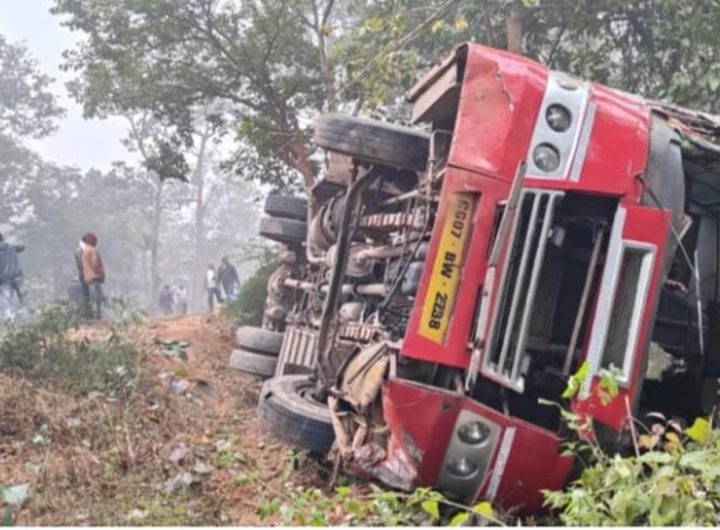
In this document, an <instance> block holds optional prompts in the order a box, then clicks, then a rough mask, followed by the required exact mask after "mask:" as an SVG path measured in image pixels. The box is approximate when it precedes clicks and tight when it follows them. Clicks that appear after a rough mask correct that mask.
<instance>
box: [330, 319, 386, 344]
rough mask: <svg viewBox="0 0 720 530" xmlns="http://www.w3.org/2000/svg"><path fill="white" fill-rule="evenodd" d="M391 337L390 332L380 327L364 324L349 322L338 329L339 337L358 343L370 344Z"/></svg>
mask: <svg viewBox="0 0 720 530" xmlns="http://www.w3.org/2000/svg"><path fill="white" fill-rule="evenodd" d="M388 335H389V333H388V331H387V330H386V329H384V328H382V327H380V326H376V325H373V324H365V323H363V322H348V323H346V324H343V325H342V326H340V328H339V329H338V336H340V337H341V338H343V339H351V340H355V341H358V342H370V341H372V340H378V339H384V338H386V337H387V336H388Z"/></svg>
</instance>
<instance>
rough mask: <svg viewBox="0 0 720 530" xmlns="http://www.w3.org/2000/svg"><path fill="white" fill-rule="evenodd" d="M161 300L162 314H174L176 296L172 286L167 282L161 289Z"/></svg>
mask: <svg viewBox="0 0 720 530" xmlns="http://www.w3.org/2000/svg"><path fill="white" fill-rule="evenodd" d="M159 302H160V303H159V305H160V311H162V314H163V315H165V316H168V315H172V312H173V306H174V305H175V296H174V293H173V290H172V289H171V288H170V285H168V284H167V283H166V284H165V285H164V286H163V288H162V290H161V291H160V301H159Z"/></svg>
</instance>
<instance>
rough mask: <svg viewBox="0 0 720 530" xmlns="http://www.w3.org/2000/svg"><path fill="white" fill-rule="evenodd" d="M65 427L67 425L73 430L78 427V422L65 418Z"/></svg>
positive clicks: (77, 420) (74, 419)
mask: <svg viewBox="0 0 720 530" xmlns="http://www.w3.org/2000/svg"><path fill="white" fill-rule="evenodd" d="M65 425H67V426H68V428H70V429H74V428H76V427H80V420H79V419H78V418H67V419H66V420H65Z"/></svg>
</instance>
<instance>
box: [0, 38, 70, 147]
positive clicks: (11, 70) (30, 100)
mask: <svg viewBox="0 0 720 530" xmlns="http://www.w3.org/2000/svg"><path fill="white" fill-rule="evenodd" d="M52 82H53V79H52V78H50V77H48V76H46V75H44V74H42V73H40V72H39V71H38V68H37V62H36V61H35V60H34V59H33V58H32V57H30V55H29V54H28V51H27V48H25V47H24V46H21V45H17V44H11V43H9V42H7V40H5V37H3V36H2V35H0V133H2V134H4V135H6V136H10V135H14V136H32V137H36V138H39V137H42V136H46V135H48V134H50V133H51V132H52V131H53V130H54V129H55V120H56V119H57V118H59V117H61V116H62V115H63V113H64V111H63V110H62V109H61V108H60V107H59V106H58V104H57V101H56V99H55V96H54V95H53V94H52V93H50V92H49V87H50V84H51V83H52Z"/></svg>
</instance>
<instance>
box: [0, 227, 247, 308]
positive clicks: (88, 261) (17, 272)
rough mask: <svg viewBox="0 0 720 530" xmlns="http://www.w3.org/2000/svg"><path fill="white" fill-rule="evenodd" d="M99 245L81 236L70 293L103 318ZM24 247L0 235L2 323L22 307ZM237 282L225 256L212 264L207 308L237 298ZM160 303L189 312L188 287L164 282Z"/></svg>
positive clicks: (91, 236) (94, 238)
mask: <svg viewBox="0 0 720 530" xmlns="http://www.w3.org/2000/svg"><path fill="white" fill-rule="evenodd" d="M97 244H98V237H97V236H96V235H95V234H93V233H91V232H88V233H86V234H85V235H83V236H82V238H81V239H80V242H79V243H78V247H77V249H76V250H75V266H76V268H77V283H76V284H75V285H74V286H71V287H70V288H69V289H68V294H69V298H70V300H71V302H74V303H75V304H76V305H77V306H79V307H80V308H81V309H82V310H83V312H84V313H85V314H86V315H87V316H89V317H91V318H93V319H98V320H99V319H100V318H102V306H103V301H104V296H103V287H102V286H103V284H104V283H105V267H104V265H103V261H102V257H101V256H100V252H99V251H98V249H97ZM24 250H25V247H24V246H23V245H11V244H9V243H7V242H6V241H5V239H4V238H3V235H2V234H0V317H1V318H2V320H1V321H0V322H14V321H15V320H16V318H17V316H18V312H19V310H20V308H21V307H22V304H23V301H24V298H25V296H24V294H23V290H22V284H23V272H22V268H21V267H20V260H19V259H18V254H20V253H21V252H23V251H24ZM238 285H239V277H238V273H237V270H236V269H235V266H234V265H233V264H232V263H230V261H229V260H228V258H227V257H226V256H225V257H223V258H222V259H221V261H220V266H219V267H218V268H217V270H216V269H215V266H214V265H213V264H212V263H209V264H208V269H207V272H206V274H205V290H206V292H207V301H208V309H209V310H210V311H213V310H214V308H215V303H216V302H217V303H223V302H225V301H227V302H232V301H234V300H235V299H236V298H237V288H238ZM159 306H160V310H161V311H162V313H163V314H165V315H171V314H173V313H179V314H186V313H187V312H188V289H187V287H186V286H185V285H184V284H181V283H178V284H176V285H175V286H171V285H169V284H166V285H164V286H163V288H162V290H161V292H160V298H159Z"/></svg>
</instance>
